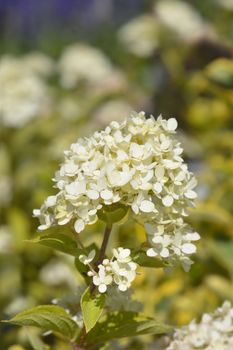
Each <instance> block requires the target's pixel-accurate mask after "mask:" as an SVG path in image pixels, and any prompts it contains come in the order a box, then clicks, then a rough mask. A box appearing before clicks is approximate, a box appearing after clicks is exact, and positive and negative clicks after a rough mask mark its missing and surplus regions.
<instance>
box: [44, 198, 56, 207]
mask: <svg viewBox="0 0 233 350" xmlns="http://www.w3.org/2000/svg"><path fill="white" fill-rule="evenodd" d="M56 201H57V197H56V196H49V197H48V198H47V199H46V201H45V205H46V206H47V207H52V206H54V205H55V204H56Z"/></svg>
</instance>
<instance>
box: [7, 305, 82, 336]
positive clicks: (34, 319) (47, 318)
mask: <svg viewBox="0 0 233 350" xmlns="http://www.w3.org/2000/svg"><path fill="white" fill-rule="evenodd" d="M3 322H8V323H13V324H16V325H18V326H34V327H38V328H41V329H42V330H43V331H44V332H46V331H53V332H56V333H59V334H61V335H63V336H65V337H66V338H68V339H69V340H72V341H73V340H75V339H76V338H77V335H78V333H79V327H78V325H77V324H76V323H75V322H74V321H73V320H72V318H71V317H70V316H69V315H68V314H67V312H66V311H65V310H64V309H63V308H62V307H60V306H55V305H41V306H36V307H34V308H32V309H29V310H26V311H23V312H21V313H19V314H18V315H16V316H15V317H13V318H12V319H11V320H9V321H3Z"/></svg>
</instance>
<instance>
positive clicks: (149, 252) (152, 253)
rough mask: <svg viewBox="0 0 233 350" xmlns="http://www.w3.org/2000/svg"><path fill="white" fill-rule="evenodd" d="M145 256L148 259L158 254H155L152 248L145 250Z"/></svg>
mask: <svg viewBox="0 0 233 350" xmlns="http://www.w3.org/2000/svg"><path fill="white" fill-rule="evenodd" d="M146 255H147V256H149V257H154V256H157V255H158V253H156V251H155V250H154V249H153V248H150V249H148V250H147V252H146Z"/></svg>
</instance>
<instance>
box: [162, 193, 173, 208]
mask: <svg viewBox="0 0 233 350" xmlns="http://www.w3.org/2000/svg"><path fill="white" fill-rule="evenodd" d="M162 202H163V205H164V206H165V207H170V206H171V205H172V204H173V202H174V199H173V197H172V196H169V195H167V196H165V197H163V199H162Z"/></svg>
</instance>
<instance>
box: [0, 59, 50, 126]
mask: <svg viewBox="0 0 233 350" xmlns="http://www.w3.org/2000/svg"><path fill="white" fill-rule="evenodd" d="M40 69H41V68H40ZM38 70H39V68H38V67H37V68H35V67H32V66H30V64H26V61H25V60H24V58H22V59H21V58H16V57H11V56H3V57H2V58H1V59H0V123H2V124H3V125H6V126H10V127H22V126H24V125H25V124H26V123H28V122H29V121H30V120H31V119H33V118H35V117H38V116H42V115H44V114H45V113H46V111H47V110H48V106H49V104H50V92H49V89H48V86H47V84H46V82H45V80H44V79H42V77H40V74H38Z"/></svg>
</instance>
